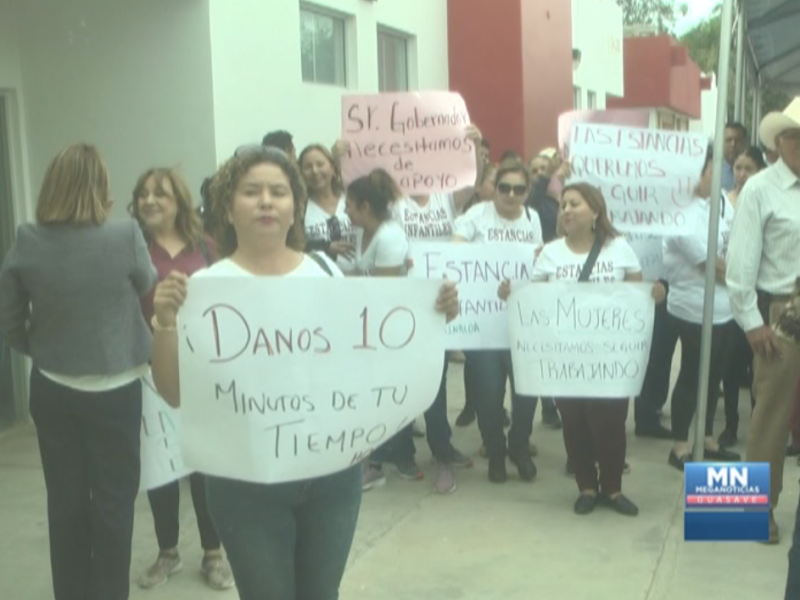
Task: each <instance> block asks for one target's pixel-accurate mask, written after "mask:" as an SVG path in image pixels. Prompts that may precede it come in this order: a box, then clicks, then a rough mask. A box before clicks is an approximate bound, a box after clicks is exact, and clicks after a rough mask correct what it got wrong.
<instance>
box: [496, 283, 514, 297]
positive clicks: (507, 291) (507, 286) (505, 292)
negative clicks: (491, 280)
mask: <svg viewBox="0 0 800 600" xmlns="http://www.w3.org/2000/svg"><path fill="white" fill-rule="evenodd" d="M510 295H511V282H510V281H509V280H508V279H503V282H502V283H501V284H500V287H499V288H497V297H498V298H500V300H502V301H503V302H505V301H506V300H508V297H509V296H510Z"/></svg>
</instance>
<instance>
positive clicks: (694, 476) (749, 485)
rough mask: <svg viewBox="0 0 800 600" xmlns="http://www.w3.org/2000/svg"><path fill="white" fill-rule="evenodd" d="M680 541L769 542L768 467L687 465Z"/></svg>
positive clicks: (755, 464)
mask: <svg viewBox="0 0 800 600" xmlns="http://www.w3.org/2000/svg"><path fill="white" fill-rule="evenodd" d="M684 483H685V492H686V502H685V505H684V513H683V525H684V534H683V539H684V540H685V541H687V542H766V541H767V540H769V509H770V502H769V463H748V462H737V463H686V468H685V470H684Z"/></svg>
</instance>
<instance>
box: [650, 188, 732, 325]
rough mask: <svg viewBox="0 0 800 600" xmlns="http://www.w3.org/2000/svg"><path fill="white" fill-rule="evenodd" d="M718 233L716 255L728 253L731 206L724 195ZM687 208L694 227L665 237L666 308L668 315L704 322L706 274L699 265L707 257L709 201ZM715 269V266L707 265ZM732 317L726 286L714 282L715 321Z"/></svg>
mask: <svg viewBox="0 0 800 600" xmlns="http://www.w3.org/2000/svg"><path fill="white" fill-rule="evenodd" d="M720 202H721V203H722V205H721V206H720V215H719V236H718V238H717V244H718V249H719V250H718V253H717V256H718V257H719V258H725V256H726V255H727V252H728V240H729V239H730V232H731V225H732V223H733V214H734V209H733V206H732V205H731V203H730V202H729V201H728V199H727V198H724V197H723V198H721V200H720ZM690 210H692V211H695V213H696V220H695V222H696V227H695V231H694V233H693V234H691V235H685V236H680V237H669V238H665V239H664V272H665V273H666V277H667V281H668V282H669V294H668V295H667V310H668V311H669V314H671V315H672V316H674V317H677V318H679V319H681V320H683V321H688V322H689V323H695V324H700V323H702V322H703V298H704V296H705V287H706V276H705V272H704V270H703V269H701V265H703V264H704V263H705V262H706V260H707V259H708V225H709V221H710V219H711V203H710V202H709V201H708V200H701V201H699V202H694V203H693V204H692V207H691V208H690ZM709 268H715V265H709ZM731 319H733V310H732V309H731V301H730V296H729V295H728V289H727V288H726V287H725V286H724V285H722V284H720V283H717V284H716V286H715V287H714V324H715V325H719V324H722V323H727V322H728V321H730V320H731Z"/></svg>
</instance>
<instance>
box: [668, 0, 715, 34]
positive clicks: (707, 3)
mask: <svg viewBox="0 0 800 600" xmlns="http://www.w3.org/2000/svg"><path fill="white" fill-rule="evenodd" d="M683 1H685V2H686V3H687V4H688V5H689V12H688V13H687V14H686V17H684V18H682V19H680V20H679V21H678V25H677V26H676V27H675V32H676V33H677V34H678V35H683V34H684V33H686V32H687V31H689V30H690V29H691V28H692V27H693V26H694V25H696V24H697V23H698V21H702V20H703V19H704V18H706V17H707V16H708V15H710V14H711V11H712V10H714V7H715V6H717V4H721V0H683Z"/></svg>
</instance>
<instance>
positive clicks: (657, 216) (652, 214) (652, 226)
mask: <svg viewBox="0 0 800 600" xmlns="http://www.w3.org/2000/svg"><path fill="white" fill-rule="evenodd" d="M569 146H570V157H569V158H570V164H571V166H572V176H571V178H570V181H569V183H574V182H578V181H583V182H587V183H590V184H592V185H594V186H596V187H599V188H600V190H601V191H602V192H603V196H604V197H605V200H606V204H607V205H608V214H609V217H610V219H611V222H612V223H613V225H614V227H616V228H617V229H619V230H620V231H623V232H630V231H633V232H637V233H651V234H655V235H687V234H689V233H692V232H694V228H695V217H694V216H693V215H694V213H693V212H692V211H691V210H690V208H691V207H692V206H693V205H694V203H695V202H696V201H697V200H696V199H695V197H694V190H695V187H696V184H697V182H698V181H699V179H700V171H701V170H702V168H703V163H704V162H705V157H706V152H707V149H708V140H707V139H706V138H705V137H703V136H702V135H700V134H695V133H686V132H679V131H659V130H654V129H638V128H632V127H619V126H615V125H598V124H591V123H578V124H576V125H574V126H573V127H572V131H571V135H570V144H569Z"/></svg>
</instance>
